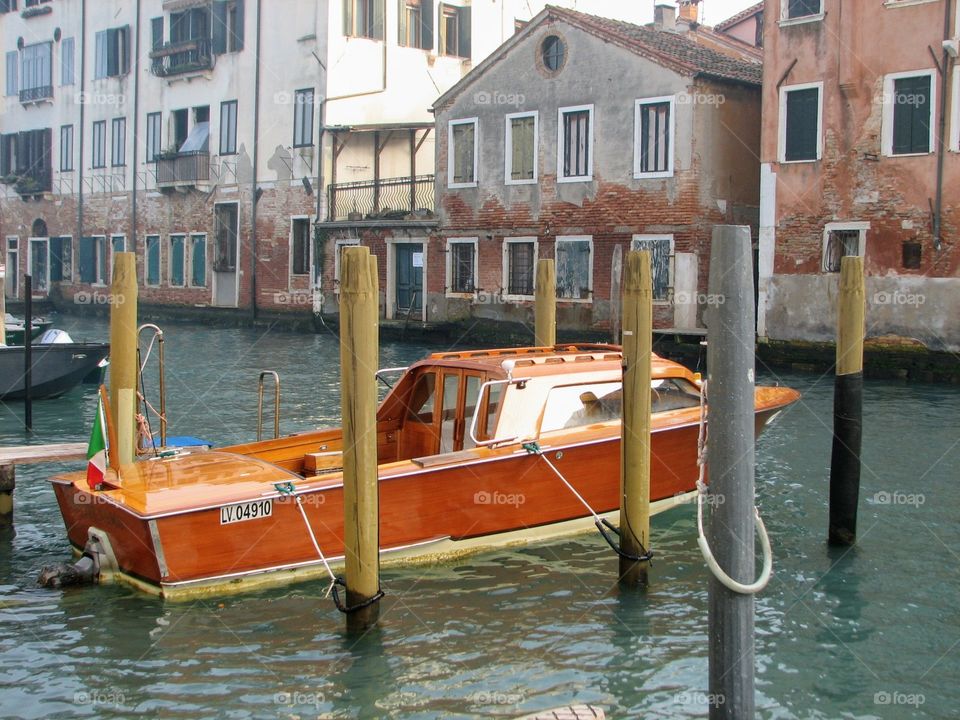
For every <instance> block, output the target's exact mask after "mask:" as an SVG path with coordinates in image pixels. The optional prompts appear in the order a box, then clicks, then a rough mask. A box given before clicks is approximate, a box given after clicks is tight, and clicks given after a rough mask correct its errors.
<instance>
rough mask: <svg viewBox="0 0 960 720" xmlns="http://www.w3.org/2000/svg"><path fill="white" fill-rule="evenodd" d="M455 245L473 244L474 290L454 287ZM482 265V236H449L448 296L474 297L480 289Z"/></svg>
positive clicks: (447, 261)
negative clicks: (479, 275) (459, 289)
mask: <svg viewBox="0 0 960 720" xmlns="http://www.w3.org/2000/svg"><path fill="white" fill-rule="evenodd" d="M454 245H472V246H473V292H468V293H465V292H459V291H456V290H454V289H453V276H454V272H453V270H454V267H453V246H454ZM479 266H480V238H478V237H448V238H447V243H446V281H445V282H444V293H445V296H446V297H448V298H464V299H473V298H475V297H476V296H477V293H478V292H479V291H480V288H479V287H478V285H479V277H478V270H479Z"/></svg>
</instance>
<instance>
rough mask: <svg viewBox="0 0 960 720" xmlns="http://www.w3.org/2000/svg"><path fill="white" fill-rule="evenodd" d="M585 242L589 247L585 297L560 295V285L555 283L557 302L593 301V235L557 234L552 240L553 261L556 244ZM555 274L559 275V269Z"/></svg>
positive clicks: (588, 302)
mask: <svg viewBox="0 0 960 720" xmlns="http://www.w3.org/2000/svg"><path fill="white" fill-rule="evenodd" d="M582 242H586V243H587V247H588V248H589V255H588V257H587V297H585V298H572V297H565V296H562V295H560V285H559V283H556V285H557V290H556V292H557V297H556V299H557V302H566V303H578V304H581V305H582V304H590V303H592V302H593V262H594V252H593V251H594V247H593V235H558V236H557V237H556V239H555V240H554V249H553V257H554V263H556V257H557V248H556V246H557V245H559V244H561V243H571V244H572V243H582ZM534 268H536V263H534ZM534 275H536V270H534ZM557 276H558V277H559V270H557Z"/></svg>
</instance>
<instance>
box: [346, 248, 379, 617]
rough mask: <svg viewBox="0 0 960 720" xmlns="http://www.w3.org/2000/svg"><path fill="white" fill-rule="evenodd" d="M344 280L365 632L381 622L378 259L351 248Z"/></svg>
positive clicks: (355, 594) (354, 558)
mask: <svg viewBox="0 0 960 720" xmlns="http://www.w3.org/2000/svg"><path fill="white" fill-rule="evenodd" d="M340 277H341V285H340V378H341V390H340V393H341V400H340V402H341V407H342V412H343V511H344V525H343V541H344V555H345V558H344V561H345V564H346V584H347V609H348V612H347V631H348V632H363V631H364V630H366V629H367V628H369V627H371V626H372V625H374V624H375V623H376V622H377V619H378V618H379V616H380V602H379V600H378V599H377V596H378V595H379V593H380V524H379V523H380V497H379V488H378V485H377V380H376V373H377V363H378V362H379V329H380V323H379V289H378V276H377V258H376V256H373V255H371V254H370V248H367V247H363V246H359V247H352V248H346V249H345V250H344V252H343V265H342V268H341V275H340Z"/></svg>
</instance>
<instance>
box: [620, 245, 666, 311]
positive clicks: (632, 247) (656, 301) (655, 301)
mask: <svg viewBox="0 0 960 720" xmlns="http://www.w3.org/2000/svg"><path fill="white" fill-rule="evenodd" d="M638 240H667V241H668V242H669V243H670V262H669V265H668V267H667V288H666V291H665V292H664V294H663V297H661V298H658V297H657V294H656V288H655V287H653V282H654V278H653V276H652V272H651V278H650V281H651V290H652V291H653V293H652V295H653V304H654V305H673V295H674V289H675V287H676V282H677V278H676V253H677V246H676V242H675V238H674V234H673V233H633V234H632V235H631V236H630V250H631V251H633V250H638V249H639V248H637V247H636V245H637V241H638ZM651 270H652V268H651Z"/></svg>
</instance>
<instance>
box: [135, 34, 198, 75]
mask: <svg viewBox="0 0 960 720" xmlns="http://www.w3.org/2000/svg"><path fill="white" fill-rule="evenodd" d="M150 60H151V63H150V72H152V73H153V74H154V75H156V76H157V77H169V76H170V75H180V74H182V73H188V72H197V71H199V70H209V69H210V68H212V67H213V52H212V45H211V42H210V39H209V38H195V39H193V40H185V41H181V42H168V43H164V44H163V45H161V46H160V47H158V48H155V49H154V50H153V52H151V53H150Z"/></svg>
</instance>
